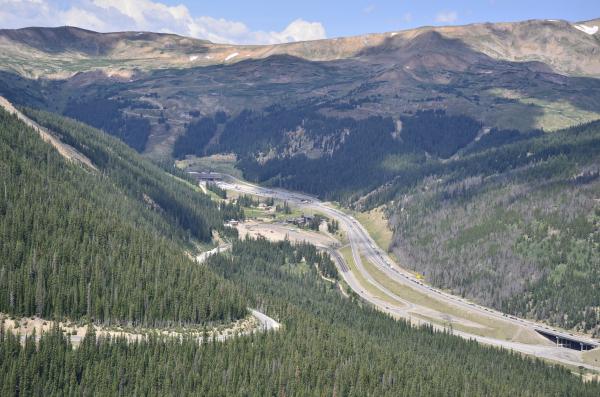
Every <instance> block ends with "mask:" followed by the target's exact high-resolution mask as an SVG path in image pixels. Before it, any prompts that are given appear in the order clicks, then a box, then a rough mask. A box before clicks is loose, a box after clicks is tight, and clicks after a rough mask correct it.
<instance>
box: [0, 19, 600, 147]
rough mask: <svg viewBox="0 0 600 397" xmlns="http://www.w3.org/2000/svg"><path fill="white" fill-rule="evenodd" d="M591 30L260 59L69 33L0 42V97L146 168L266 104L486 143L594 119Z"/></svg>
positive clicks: (468, 35)
mask: <svg viewBox="0 0 600 397" xmlns="http://www.w3.org/2000/svg"><path fill="white" fill-rule="evenodd" d="M598 24H600V23H599V22H598V21H597V20H592V21H587V22H581V23H579V22H578V23H571V22H567V21H546V20H532V21H524V22H517V23H497V24H490V23H485V24H473V25H467V26H456V27H423V28H419V29H412V30H406V31H400V32H389V33H381V34H369V35H364V36H356V37H347V38H336V39H328V40H319V41H310V42H299V43H288V44H281V45H266V46H248V45H245V46H235V45H226V44H215V43H211V42H208V41H205V40H197V39H192V38H186V37H181V36H177V35H171V34H157V33H147V32H117V33H96V32H91V31H87V30H83V29H78V28H73V27H60V28H25V29H18V30H0V94H2V95H4V96H5V97H7V98H8V99H9V100H11V101H13V102H15V103H18V104H28V105H31V106H36V107H42V108H46V109H48V110H52V111H55V112H60V113H63V114H67V115H69V116H71V117H75V118H79V119H81V120H82V121H85V122H87V123H89V124H92V125H94V126H96V127H99V128H103V129H105V130H106V131H108V132H110V133H112V134H114V135H117V136H119V137H121V139H123V140H125V141H126V142H128V143H129V144H130V145H132V146H133V147H134V148H136V149H137V150H140V151H146V152H148V153H150V154H151V155H153V156H155V157H168V156H169V155H170V154H171V150H172V146H173V144H174V142H175V140H176V139H177V137H178V136H180V135H181V134H183V133H185V131H186V128H187V125H188V124H189V123H193V122H195V121H197V120H198V119H199V118H200V117H202V116H210V115H213V114H214V113H215V112H217V111H224V112H226V113H227V114H229V115H236V114H239V113H240V112H241V111H243V110H244V109H253V110H256V111H263V110H264V109H266V108H268V107H270V106H272V105H274V104H277V105H278V106H284V107H286V108H290V109H299V108H305V107H306V106H309V107H311V108H312V109H316V110H317V111H318V112H319V113H320V114H324V115H328V116H330V117H335V118H343V117H351V118H355V119H364V118H366V117H369V116H382V117H392V118H393V119H394V120H395V121H399V119H400V117H401V116H402V115H409V114H412V113H414V112H417V111H420V110H427V109H443V110H446V111H447V112H449V113H450V114H464V115H467V116H470V117H472V118H475V119H477V120H478V121H480V122H481V123H482V124H483V127H484V130H486V129H487V128H493V127H498V128H516V129H519V130H523V131H526V130H530V129H536V128H543V129H545V130H554V129H558V128H564V127H568V126H571V125H574V124H579V123H582V122H587V121H591V120H595V119H597V118H600V80H599V79H598V77H600V56H599V55H600V34H598V33H597V32H595V33H594V32H593V27H594V26H597V25H598ZM111 120H112V122H110V121H111ZM398 126H399V127H398V128H399V130H398V131H397V132H396V134H397V135H398V134H400V128H401V125H400V124H398ZM295 130H297V126H292V127H291V129H290V131H295ZM214 141H215V140H214V139H213V140H212V141H211V142H214Z"/></svg>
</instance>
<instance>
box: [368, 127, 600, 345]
mask: <svg viewBox="0 0 600 397" xmlns="http://www.w3.org/2000/svg"><path fill="white" fill-rule="evenodd" d="M490 134H493V135H492V136H491V137H489V138H487V139H484V138H482V139H481V140H480V141H479V142H478V147H474V148H472V150H471V151H469V154H467V155H465V156H462V157H461V158H459V159H457V160H455V161H450V162H445V163H439V162H435V161H429V162H428V164H425V165H424V166H422V167H419V168H414V169H413V171H412V173H406V174H404V175H401V176H398V177H397V178H396V179H395V180H394V181H393V183H391V184H390V185H388V186H386V187H384V188H382V189H379V190H378V191H377V192H376V193H375V194H372V195H370V196H369V197H368V199H366V200H365V201H364V202H363V204H364V205H367V206H376V205H379V204H381V203H384V202H388V201H390V200H395V204H394V205H393V206H391V205H390V206H389V214H390V216H391V223H392V226H393V228H394V229H395V238H394V243H393V245H392V250H393V251H394V252H395V253H396V254H398V256H399V257H400V258H401V260H402V263H403V264H404V265H405V266H408V267H411V268H412V269H415V270H417V271H419V272H421V273H423V274H424V275H425V277H426V278H427V280H428V281H429V282H431V283H433V284H434V285H436V286H439V287H443V288H449V289H452V290H453V291H454V292H456V293H458V294H460V295H464V296H468V297H471V298H475V299H476V300H478V301H480V302H483V303H484V304H487V305H492V306H494V307H497V308H499V309H502V310H503V311H506V312H509V313H514V314H516V315H520V316H526V317H531V318H535V319H539V320H542V321H548V322H550V323H552V324H558V325H560V326H563V327H566V328H576V329H579V330H584V331H588V332H592V333H594V334H595V335H600V289H599V288H598V285H599V284H600V249H599V247H600V203H599V201H598V199H599V197H600V122H594V123H590V124H586V125H582V126H580V127H574V128H571V129H567V130H563V131H559V132H555V133H547V134H543V135H540V134H539V133H532V134H519V133H517V132H510V131H506V132H499V131H493V132H491V133H490ZM503 134H504V136H502V135H503Z"/></svg>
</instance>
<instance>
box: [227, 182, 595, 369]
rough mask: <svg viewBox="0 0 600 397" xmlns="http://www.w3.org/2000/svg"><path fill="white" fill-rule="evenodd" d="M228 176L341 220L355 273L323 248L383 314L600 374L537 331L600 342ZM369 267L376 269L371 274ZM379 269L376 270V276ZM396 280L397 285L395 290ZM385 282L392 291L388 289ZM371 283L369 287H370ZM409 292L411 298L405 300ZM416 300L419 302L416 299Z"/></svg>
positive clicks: (349, 223) (304, 199)
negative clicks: (489, 300)
mask: <svg viewBox="0 0 600 397" xmlns="http://www.w3.org/2000/svg"><path fill="white" fill-rule="evenodd" d="M222 176H223V180H222V181H218V182H217V183H218V184H219V185H220V186H221V187H222V188H224V189H228V190H234V191H238V192H240V193H247V194H253V195H256V196H262V197H272V198H274V199H277V200H284V201H288V202H289V203H290V204H292V205H295V206H298V207H300V208H303V209H305V210H306V211H316V212H320V213H322V214H325V215H326V216H328V217H330V218H334V219H336V220H337V221H338V222H339V224H340V228H341V229H342V230H343V231H344V232H345V233H346V236H347V238H348V243H349V245H350V247H351V250H352V259H353V262H354V267H355V268H356V269H355V270H354V269H352V267H351V266H349V264H348V263H346V260H345V259H344V258H343V256H342V255H341V254H340V253H339V251H337V249H336V248H337V247H323V248H325V249H327V251H328V252H329V253H330V254H331V256H332V258H333V259H334V260H335V262H336V264H337V265H338V268H339V270H340V274H341V275H342V277H343V278H344V281H345V282H346V283H347V284H348V285H349V287H350V288H352V290H354V292H356V293H357V294H358V295H359V296H360V297H361V298H362V299H363V300H365V301H367V302H369V303H370V304H372V305H374V306H376V307H377V308H378V309H380V310H382V311H384V312H387V313H389V314H391V315H393V316H396V317H403V318H406V319H410V320H411V321H413V322H415V323H429V324H431V325H433V326H434V327H436V328H438V329H442V328H445V329H447V330H448V329H449V328H448V325H449V324H452V327H451V328H450V329H451V330H452V332H453V333H454V334H455V335H458V336H461V337H464V338H466V339H475V340H477V341H479V342H480V343H484V344H488V345H494V346H500V347H504V348H507V349H512V350H515V351H519V352H522V353H525V354H530V355H534V356H537V357H540V358H545V359H549V360H552V361H557V362H561V363H563V364H567V365H572V366H576V367H580V366H581V367H584V368H588V369H591V370H594V371H599V372H600V367H598V366H593V365H590V364H586V363H584V361H583V357H582V354H583V352H580V351H576V350H573V349H567V348H564V347H561V346H557V345H556V344H554V343H552V342H550V340H548V339H547V338H545V337H543V336H541V335H540V334H539V333H538V332H536V330H540V331H543V332H545V333H546V334H548V333H550V334H552V335H555V336H556V337H557V338H564V339H569V340H574V341H577V342H581V343H582V344H585V345H586V346H588V347H597V346H600V343H599V342H598V341H596V340H593V339H591V338H588V337H585V336H581V335H572V334H571V333H568V332H565V331H561V330H558V329H554V328H550V327H547V326H546V325H544V324H539V323H536V322H533V321H530V320H525V319H521V318H517V317H514V316H509V315H507V314H505V313H501V312H499V311H496V310H493V309H490V308H487V307H484V306H480V305H478V304H475V303H473V302H470V301H468V300H466V299H463V298H461V297H458V296H455V295H452V294H449V293H447V292H445V291H441V290H439V289H436V288H434V287H431V286H429V285H427V284H425V283H423V282H422V281H421V280H419V279H418V278H417V277H416V276H415V275H414V274H412V273H411V272H409V271H407V270H406V269H403V268H402V267H400V266H398V264H397V263H395V262H394V261H393V260H392V259H391V258H390V257H389V256H388V254H387V253H386V252H385V251H384V250H382V249H381V248H380V247H378V246H377V244H376V243H375V241H374V240H373V239H372V238H371V236H370V235H369V234H368V232H367V231H366V229H365V228H364V227H363V226H362V225H361V224H360V223H359V222H358V221H357V220H356V219H354V218H353V217H352V216H351V215H349V214H347V213H345V212H343V211H341V210H339V209H337V208H334V207H332V206H331V205H330V204H328V203H324V202H322V201H320V200H318V199H316V198H314V197H312V196H309V195H306V194H302V193H297V192H290V191H286V190H283V189H273V188H265V187H261V186H257V185H253V184H250V183H247V182H245V181H241V180H238V179H236V178H234V177H231V176H228V175H222ZM365 262H366V263H365ZM367 267H371V272H370V271H369V270H368V269H367ZM373 268H374V269H376V270H375V273H373ZM354 271H356V273H357V274H355V272H354ZM376 273H379V274H376ZM377 279H379V280H377ZM384 279H385V280H384ZM390 280H391V281H392V282H393V283H392V284H393V285H390ZM361 281H362V283H361ZM384 282H385V283H386V285H387V287H386V286H384V285H383V283H384ZM365 283H369V285H368V286H367V285H364V284H365ZM391 289H393V290H394V291H395V292H394V291H392V290H391ZM405 291H406V292H408V293H407V294H404V296H399V295H402V294H403V292H405ZM415 296H417V297H418V298H414V297H415ZM423 302H434V303H435V305H433V307H432V305H431V304H429V305H428V304H426V303H423ZM507 329H508V330H510V331H508V333H509V334H511V335H503V336H502V337H500V336H497V335H500V334H501V332H500V330H507ZM505 332H506V331H505ZM582 346H583V345H582Z"/></svg>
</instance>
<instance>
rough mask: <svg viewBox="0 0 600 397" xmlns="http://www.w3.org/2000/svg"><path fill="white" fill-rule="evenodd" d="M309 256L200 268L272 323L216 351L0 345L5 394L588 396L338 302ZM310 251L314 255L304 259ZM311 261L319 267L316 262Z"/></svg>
mask: <svg viewBox="0 0 600 397" xmlns="http://www.w3.org/2000/svg"><path fill="white" fill-rule="evenodd" d="M312 250H314V248H310V247H308V246H305V247H294V246H292V245H290V244H289V243H288V242H282V243H277V244H273V243H268V242H266V241H265V240H247V241H243V242H237V243H235V244H234V247H233V251H232V254H231V256H227V255H221V256H216V257H212V258H211V259H210V260H209V265H210V267H211V268H212V269H214V270H215V271H218V272H219V273H220V274H221V275H223V276H224V277H226V278H228V279H230V280H231V281H232V282H234V283H235V284H236V285H237V286H238V288H239V290H240V292H241V293H242V294H243V295H245V296H247V297H248V299H250V300H251V301H252V302H253V304H254V305H257V307H261V308H262V310H264V311H266V312H267V313H269V314H270V315H271V316H275V317H276V318H277V319H279V320H280V321H282V322H283V327H282V328H281V329H280V330H279V331H277V332H273V333H267V334H262V333H258V334H254V335H252V336H248V337H240V338H237V339H232V340H229V341H227V342H223V343H220V342H209V343H206V344H198V342H197V341H196V340H191V339H190V340H187V339H186V340H183V341H179V340H175V339H163V340H159V339H150V340H148V341H144V342H134V343H131V342H127V341H125V340H113V341H109V340H106V339H100V338H97V339H96V338H95V337H94V335H93V334H92V333H91V334H89V335H88V336H87V337H86V339H85V340H84V341H83V343H82V344H81V345H80V347H79V348H77V349H72V348H71V347H70V346H69V344H68V343H67V342H66V341H65V340H64V337H63V336H62V335H60V334H59V333H53V334H48V335H45V336H44V337H43V338H42V340H41V341H40V343H39V345H37V346H36V345H35V343H34V342H33V341H32V340H27V341H26V343H25V345H20V344H19V342H18V341H17V340H16V338H15V337H14V336H12V335H10V334H4V335H0V371H1V372H0V373H2V374H3V382H2V385H1V386H0V393H1V394H3V395H11V394H13V393H14V390H17V389H18V390H19V395H24V396H26V395H36V394H44V395H49V396H50V395H64V394H110V395H115V394H121V395H165V394H167V395H201V396H212V395H214V396H222V395H279V396H295V395H298V396H300V395H339V396H341V395H343V396H366V395H376V396H431V395H444V396H458V395H472V396H491V395H494V396H496V395H516V396H564V395H577V396H596V395H598V393H600V385H599V384H598V383H597V382H587V383H584V382H582V381H581V380H580V379H579V378H578V376H576V375H573V374H571V373H570V372H569V371H568V370H566V369H564V368H559V367H551V366H548V365H547V364H544V363H542V362H541V361H539V360H535V361H534V360H532V359H529V358H524V357H523V356H521V355H517V354H512V353H508V352H506V351H500V350H497V349H494V348H488V347H483V346H481V345H479V344H478V343H476V342H473V341H465V340H463V339H460V338H457V337H454V336H450V335H448V334H443V333H436V332H433V331H432V330H431V329H429V328H421V329H416V328H412V327H410V326H409V325H408V324H407V323H405V322H403V321H400V322H398V321H395V320H393V319H391V318H389V317H387V316H386V315H384V314H382V313H379V312H377V311H374V310H372V309H370V308H368V307H361V306H360V305H359V304H357V303H356V302H354V301H351V300H348V299H346V298H343V297H342V296H341V295H340V294H339V292H338V291H337V289H336V288H334V287H332V285H331V284H330V283H328V282H325V281H323V280H322V279H321V278H320V277H319V276H318V275H317V273H316V271H315V268H314V266H312V265H311V263H310V261H309V262H304V261H302V260H301V257H303V256H304V254H308V255H309V256H310V252H311V251H312ZM312 252H314V251H312ZM316 260H317V261H318V259H316Z"/></svg>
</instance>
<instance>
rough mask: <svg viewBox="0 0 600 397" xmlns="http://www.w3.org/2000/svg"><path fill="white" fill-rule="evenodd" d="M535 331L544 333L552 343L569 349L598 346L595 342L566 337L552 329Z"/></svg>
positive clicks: (585, 348)
mask: <svg viewBox="0 0 600 397" xmlns="http://www.w3.org/2000/svg"><path fill="white" fill-rule="evenodd" d="M535 332H537V333H538V334H540V335H542V336H543V337H545V338H546V339H548V340H550V341H551V342H552V343H554V344H555V345H556V346H558V347H564V348H567V349H573V350H579V351H587V350H592V349H594V348H595V347H597V346H596V345H595V344H593V343H589V342H585V341H582V340H579V339H577V338H575V337H573V338H569V337H565V336H564V335H558V334H555V333H554V332H552V331H542V330H540V329H536V330H535Z"/></svg>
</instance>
